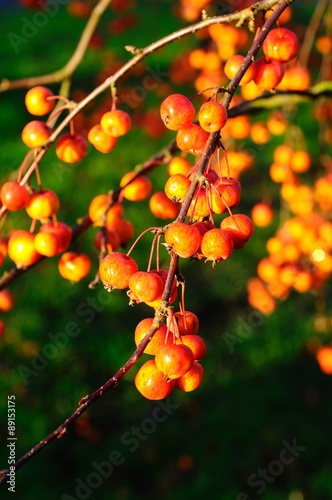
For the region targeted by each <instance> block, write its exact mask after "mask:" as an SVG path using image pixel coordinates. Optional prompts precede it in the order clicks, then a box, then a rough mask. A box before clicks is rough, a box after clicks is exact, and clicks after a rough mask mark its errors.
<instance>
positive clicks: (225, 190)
mask: <svg viewBox="0 0 332 500" xmlns="http://www.w3.org/2000/svg"><path fill="white" fill-rule="evenodd" d="M214 187H215V188H216V189H217V192H216V191H215V189H211V205H212V210H213V212H214V213H216V214H222V213H223V212H226V211H227V210H228V209H227V207H229V208H235V207H237V206H238V204H239V203H240V200H241V184H240V182H239V181H238V180H237V179H234V178H233V177H223V178H222V179H218V180H217V181H216V182H215V183H214Z"/></svg>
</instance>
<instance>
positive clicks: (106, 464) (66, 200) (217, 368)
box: [0, 0, 332, 500]
mask: <svg viewBox="0 0 332 500" xmlns="http://www.w3.org/2000/svg"><path fill="white" fill-rule="evenodd" d="M63 3H64V2H63ZM175 3H176V2H166V1H165V2H158V1H153V0H150V1H149V0H140V1H138V2H136V6H135V7H134V9H133V10H132V11H130V14H131V15H132V16H133V19H134V21H133V22H132V26H131V27H130V28H129V29H128V30H127V31H124V32H120V33H117V34H116V35H114V34H112V33H110V29H109V23H111V22H113V21H114V20H115V19H117V18H118V17H120V18H121V16H123V17H124V16H125V14H123V13H121V12H120V13H119V12H117V13H116V12H114V11H112V10H111V9H110V10H109V11H108V12H107V15H106V16H105V18H104V19H103V20H102V22H101V24H100V26H99V27H98V30H97V31H98V34H99V35H101V36H102V37H103V39H104V42H103V46H102V47H101V48H96V47H95V48H91V49H90V50H89V51H88V53H87V55H86V57H85V59H84V61H83V62H82V64H81V65H80V67H79V69H78V70H77V72H76V73H75V75H74V78H73V82H72V89H73V90H77V89H80V90H82V91H84V92H89V91H91V90H92V88H93V87H94V86H95V85H96V83H97V82H98V81H101V80H99V79H100V78H101V76H100V73H101V72H103V74H105V71H106V72H107V68H108V67H109V68H111V67H113V66H112V65H114V64H116V62H118V61H127V60H128V58H129V57H130V56H129V54H128V53H127V52H126V51H125V50H124V48H123V47H124V46H125V45H126V44H132V45H135V46H138V47H142V46H144V45H146V44H148V43H150V42H151V41H153V40H157V39H158V38H160V37H161V36H163V35H166V34H167V33H170V32H172V31H174V30H175V29H177V28H179V27H180V26H182V25H184V23H183V21H181V20H180V19H179V18H176V17H174V16H173V7H174V4H175ZM295 3H296V2H295ZM303 4H304V5H302V6H301V8H300V7H299V9H298V11H297V6H295V9H294V11H295V18H294V19H295V21H296V19H297V18H296V16H298V21H301V22H302V23H305V22H307V20H308V19H309V18H308V15H309V14H310V12H311V11H312V5H311V4H312V2H307V3H305V2H304V3H303ZM1 10H2V15H1V16H0V33H1V44H0V55H1V61H2V68H1V78H9V79H17V78H23V77H26V76H30V75H38V74H43V73H48V72H52V71H54V70H56V69H58V68H60V67H62V66H63V65H64V64H65V62H66V61H67V60H68V58H69V55H70V54H71V53H72V51H73V48H74V47H75V45H76V43H77V40H78V38H79V35H80V33H81V31H82V29H83V27H84V23H85V20H84V19H81V18H77V17H72V16H69V15H68V12H67V9H66V7H64V6H61V7H60V9H59V12H58V13H57V15H56V16H54V18H49V20H48V22H47V24H46V25H45V27H41V28H40V29H38V32H37V33H36V34H35V35H34V36H33V37H31V39H29V40H28V41H27V43H22V44H20V45H19V49H18V51H17V53H15V51H14V50H13V47H12V46H11V43H10V39H9V38H8V33H10V32H12V33H16V34H20V33H21V30H22V27H23V24H24V23H25V22H26V21H25V19H28V20H30V21H31V20H33V16H34V15H35V11H33V10H29V9H21V8H20V6H19V4H18V3H17V2H7V3H6V2H2V3H1ZM197 45H198V41H197V39H194V38H192V37H188V38H186V39H185V40H183V41H180V42H176V43H175V44H174V45H172V46H170V47H168V48H166V49H163V50H162V51H160V52H158V53H156V54H154V55H152V56H151V57H149V58H148V59H147V61H146V63H145V64H146V68H147V69H148V70H149V71H151V70H153V71H155V72H160V71H161V72H162V74H163V76H162V77H161V78H160V86H158V87H157V88H156V89H154V90H153V91H146V89H144V86H143V85H142V79H143V78H144V75H145V73H144V72H143V71H136V72H135V71H133V73H132V74H131V75H130V76H129V77H128V78H127V79H126V80H125V81H124V82H123V86H124V87H125V88H127V89H133V88H134V89H136V91H135V92H136V94H135V95H134V98H133V99H134V101H133V103H134V104H133V105H132V106H131V109H130V112H131V113H132V114H133V116H136V117H137V116H139V115H140V113H142V112H143V111H144V109H153V108H155V109H158V104H159V103H160V101H161V99H162V97H161V96H162V95H163V92H165V87H166V88H167V86H168V84H169V81H168V77H167V75H168V73H169V71H170V69H169V68H170V65H171V63H172V61H173V59H174V57H175V56H176V55H177V54H178V53H179V51H181V50H187V49H189V48H190V47H194V46H197ZM105 66H106V67H105ZM106 74H107V73H106ZM158 74H160V73H158ZM165 75H166V76H165ZM158 83H159V80H158ZM120 86H121V85H120ZM142 88H143V90H142ZM52 89H54V90H55V91H56V90H58V86H57V85H53V86H52ZM137 89H138V90H137ZM129 91H130V90H129ZM177 91H186V92H188V95H192V94H193V93H194V89H193V87H190V85H189V84H188V85H187V86H186V87H182V86H181V85H179V86H178V87H177ZM25 92H26V90H25V89H24V90H17V91H12V92H7V93H3V94H0V129H1V132H2V133H1V148H0V172H1V178H2V179H6V178H7V176H8V174H9V173H10V172H12V171H14V170H15V169H17V168H18V167H19V165H20V162H21V161H22V159H23V157H24V155H25V154H26V152H27V148H26V147H25V146H24V145H23V143H22V142H21V138H20V134H21V130H22V128H23V126H24V125H25V123H26V122H27V121H28V120H30V119H31V118H30V117H29V115H28V113H27V112H26V111H25V108H24V95H25ZM139 92H141V94H139ZM137 95H142V96H143V97H144V99H142V100H141V101H139V100H138V101H137V100H135V99H136V97H135V96H137ZM104 99H105V100H104V101H103V105H105V106H107V104H108V105H110V104H111V100H110V96H104ZM129 101H130V100H129ZM130 102H131V101H130ZM129 108H130V106H129ZM93 111H94V109H93V106H92V107H91V108H90V109H89V112H90V113H93ZM311 113H312V110H311V107H310V106H309V105H308V104H303V105H301V107H300V108H299V110H298V112H297V114H296V115H295V116H294V120H295V121H296V122H297V123H298V124H299V125H301V126H302V127H303V128H304V131H305V135H306V137H314V136H315V135H317V125H316V123H315V121H314V119H310V120H308V119H307V118H308V116H311ZM257 119H259V120H264V119H265V117H264V115H260V116H259V117H257ZM136 123H137V126H136V127H134V129H133V130H132V131H131V133H129V134H128V135H127V136H126V137H125V138H121V139H120V140H119V142H118V145H117V147H116V149H115V150H114V151H113V152H112V153H110V154H109V155H107V156H103V155H102V154H100V153H98V152H96V151H94V150H92V148H91V149H90V151H89V155H88V156H87V158H86V159H85V160H84V161H82V162H81V163H80V164H78V165H77V166H75V167H68V166H65V165H63V164H61V162H60V161H59V160H58V159H57V158H56V156H55V154H54V152H53V151H50V152H49V154H47V156H46V157H45V160H44V161H43V162H42V165H41V167H40V171H41V176H42V180H43V185H44V186H45V187H49V188H51V189H54V190H55V191H56V192H57V193H58V195H59V197H60V199H61V202H62V204H61V208H60V211H59V219H60V220H64V221H66V222H68V223H70V224H74V223H75V221H76V220H77V219H78V218H79V217H80V216H83V215H84V214H86V213H87V208H88V206H89V203H90V201H91V199H92V198H93V196H95V195H97V194H99V193H104V192H107V191H108V190H109V189H112V188H115V187H117V185H118V182H119V179H120V177H121V176H122V175H123V174H124V173H125V172H127V171H129V170H132V169H133V168H134V167H135V166H136V165H138V164H139V163H141V162H143V161H144V160H145V159H147V158H148V157H150V156H151V155H153V154H154V153H155V152H156V151H158V150H159V149H160V148H161V147H163V145H164V144H166V143H167V142H168V141H169V140H171V139H172V138H173V137H174V134H173V133H171V132H167V133H164V134H162V135H159V136H157V137H151V136H148V135H147V134H146V132H145V130H144V127H142V126H141V124H140V123H138V122H136ZM282 141H283V138H282V137H281V138H279V139H273V140H271V142H270V143H269V144H268V145H266V146H263V147H262V146H260V147H257V146H255V144H254V143H252V142H251V141H250V140H249V139H247V140H246V141H243V143H242V144H241V146H242V147H243V148H245V149H249V150H250V151H251V152H252V153H253V154H254V155H255V168H254V169H253V170H251V171H249V172H247V173H245V174H244V175H243V178H242V179H241V180H242V186H243V188H242V189H243V197H242V201H241V211H243V212H244V213H249V211H250V209H251V207H252V206H253V204H254V203H255V202H256V201H259V200H260V199H261V198H262V197H263V196H264V194H266V193H268V194H270V195H271V196H273V197H274V201H273V204H274V207H275V208H276V210H278V208H279V201H278V194H277V190H276V187H275V185H273V183H272V182H271V181H270V179H269V176H268V167H269V165H270V163H271V161H272V152H273V149H274V147H275V146H276V145H277V144H279V143H281V142H282ZM308 148H309V151H310V152H311V153H312V154H313V155H316V154H317V144H316V143H315V142H314V141H313V143H312V144H311V143H310V144H308ZM151 178H152V179H153V181H154V190H159V189H162V187H163V184H164V182H165V180H166V178H167V166H166V165H164V166H162V167H161V168H160V169H158V171H156V172H153V173H152V175H151ZM125 217H126V218H129V219H130V220H132V221H133V222H134V224H135V232H136V235H138V234H139V233H140V232H141V231H142V230H143V229H145V228H146V227H147V226H148V225H154V224H156V223H160V222H157V221H156V220H155V219H154V218H153V216H152V215H151V214H150V212H149V210H148V205H147V203H146V202H139V203H137V204H130V203H127V202H125ZM277 226H278V218H277V219H276V220H275V222H274V224H273V226H272V227H269V228H266V229H256V232H255V234H254V236H253V238H252V239H251V241H250V242H249V243H248V245H247V246H246V247H245V248H244V249H243V250H241V251H240V252H235V253H234V254H233V255H232V257H231V258H230V259H229V260H228V261H225V262H223V263H221V264H219V265H218V266H217V267H216V269H212V267H211V266H210V265H209V264H204V263H203V262H194V261H193V262H183V263H182V264H181V270H182V272H183V274H184V276H185V278H186V308H187V309H189V310H192V311H194V312H195V313H196V314H197V315H198V317H199V319H200V325H201V326H200V334H201V335H202V337H203V338H204V339H205V341H206V344H207V347H208V354H207V356H206V358H205V359H204V361H203V363H202V364H203V366H204V370H205V377H204V381H203V383H202V385H201V387H200V388H199V389H197V390H196V391H195V392H193V393H188V394H184V393H181V392H180V391H174V392H173V393H172V394H171V396H170V399H169V401H167V403H166V406H165V403H164V404H163V403H158V402H151V401H147V400H144V399H143V398H142V397H141V396H140V394H139V393H138V392H137V391H136V389H135V387H134V384H133V378H134V375H135V373H136V371H137V367H134V368H133V369H132V370H131V371H130V372H129V373H128V374H127V376H126V377H125V379H123V380H122V381H121V383H120V384H119V385H118V386H117V387H116V388H115V389H112V390H110V391H109V392H107V393H106V394H105V395H104V396H103V397H102V398H101V399H99V400H98V401H97V402H96V403H95V404H94V405H93V406H92V407H91V408H90V409H89V410H88V412H87V413H86V414H84V416H83V417H81V418H80V420H79V421H78V422H77V424H75V425H74V426H72V427H71V428H70V429H69V432H68V435H67V436H66V437H65V438H63V439H61V440H56V442H52V443H51V444H50V445H49V446H47V447H46V448H45V449H44V450H43V451H42V452H41V453H40V454H38V455H37V456H36V457H35V458H33V459H32V460H30V461H29V462H28V463H26V465H24V466H23V467H22V468H21V469H19V470H18V471H17V473H16V495H17V497H18V498H22V499H23V498H24V499H26V500H35V499H36V498H47V499H48V500H53V499H54V500H55V499H59V498H64V499H65V498H67V499H68V498H82V499H83V498H93V499H98V500H104V499H112V500H127V499H130V500H131V499H133V500H136V499H137V500H139V499H145V500H148V499H154V498H159V499H172V500H178V499H183V498H194V499H199V498H202V497H203V496H204V495H206V496H209V498H211V499H223V500H241V499H243V500H244V499H249V498H250V499H257V498H264V499H266V500H279V499H280V500H285V499H287V500H308V499H309V500H326V499H329V498H332V459H331V444H332V437H331V419H332V404H331V389H332V378H331V377H328V376H326V375H324V374H322V373H321V371H320V369H319V367H318V365H317V362H316V361H315V358H314V356H313V355H312V354H311V353H310V348H309V347H308V346H310V342H314V341H315V338H316V337H317V336H318V334H317V333H316V332H315V330H314V318H315V314H316V306H317V302H318V301H319V300H320V298H319V297H316V296H314V295H313V294H304V295H301V296H300V295H298V294H295V293H294V294H292V295H291V297H290V298H289V299H288V300H287V301H285V302H283V303H280V305H279V306H278V308H277V310H276V312H275V313H274V314H272V315H271V316H269V317H263V316H262V315H261V314H259V313H255V312H254V311H253V310H252V309H251V308H250V307H249V306H248V304H247V301H246V290H245V286H246V281H247V280H248V278H250V277H251V276H254V275H255V269H256V265H257V263H258V261H259V259H260V258H262V257H263V256H265V255H266V250H265V241H266V239H267V238H268V237H269V236H271V235H272V234H273V233H274V231H275V229H276V227H277ZM15 227H24V228H25V229H28V228H29V222H28V220H27V217H26V216H25V214H23V215H22V214H16V213H15V214H14V215H13V217H12V218H11V219H10V220H8V221H7V222H6V226H5V228H2V230H3V231H5V230H6V231H7V230H8V229H11V228H15ZM95 231H96V230H95V229H92V230H91V231H89V232H88V233H87V234H86V235H85V236H84V237H83V238H81V239H80V241H79V243H78V245H80V247H81V248H82V250H83V251H85V252H86V253H88V254H89V255H90V256H91V258H92V260H93V266H92V270H91V273H90V275H89V278H87V279H86V280H83V282H81V283H79V284H76V285H72V284H71V283H69V282H67V281H65V280H63V279H62V278H61V277H60V275H59V274H58V270H57V260H58V258H54V259H49V260H48V261H43V262H42V263H40V264H39V265H38V266H37V267H36V268H35V269H34V270H33V271H30V272H28V273H26V275H24V276H22V277H21V278H20V279H18V280H17V281H16V282H14V283H13V284H12V285H11V286H10V290H11V291H12V293H13V294H14V296H15V299H16V305H15V307H14V309H13V310H12V311H11V312H10V313H8V314H6V315H4V314H3V315H2V316H1V318H2V319H3V320H4V321H5V323H6V332H5V334H4V336H3V337H2V338H1V339H0V349H1V361H0V363H1V365H0V388H1V401H0V415H1V422H0V423H1V432H0V436H1V463H0V469H3V468H6V465H7V455H8V454H7V449H6V437H7V396H8V395H11V394H14V395H15V396H16V432H17V446H16V456H17V458H19V457H20V456H22V455H23V454H24V453H25V452H27V451H28V450H29V449H30V448H31V447H32V446H33V445H35V444H36V443H38V442H39V441H40V440H41V439H43V438H44V437H45V436H46V435H48V434H49V433H50V432H51V431H52V430H54V429H55V428H56V427H57V426H58V425H59V424H60V423H61V422H63V421H64V420H65V419H66V418H67V416H68V415H70V414H71V413H72V412H73V411H74V410H75V408H76V407H77V404H78V401H79V400H80V398H81V397H82V396H84V395H86V394H89V393H91V392H92V391H94V390H95V389H96V388H98V387H99V386H100V385H102V384H103V383H104V382H105V381H106V380H107V379H108V378H110V377H111V376H112V375H113V373H114V372H116V371H117V370H118V368H119V367H120V366H122V364H123V363H124V362H125V361H126V360H127V359H128V357H129V356H130V354H131V353H132V351H133V349H134V341H133V332H134V329H135V326H136V324H137V323H138V322H139V321H140V320H141V319H142V318H144V317H147V316H150V315H151V310H150V309H149V308H148V307H147V306H144V305H137V306H135V307H134V308H129V307H128V301H127V298H126V295H125V293H115V292H113V293H112V294H111V295H109V294H107V292H106V291H104V290H103V289H102V288H101V287H99V288H97V289H96V290H90V289H88V283H89V282H90V281H91V280H92V279H93V276H94V274H95V272H96V270H97V266H98V255H97V251H96V250H95V249H94V247H93V243H92V242H93V237H94V234H95ZM150 245H151V236H150V235H149V234H148V235H146V236H145V237H144V238H143V239H142V240H141V242H140V243H139V245H138V246H137V248H136V249H135V251H134V254H133V256H134V257H135V258H136V259H137V260H138V261H139V263H140V265H141V267H142V268H143V267H144V266H146V264H147V259H148V254H149V247H150ZM74 248H75V246H74ZM161 255H162V261H163V265H164V266H167V257H168V255H167V253H166V251H163V250H162V254H161ZM9 268H10V263H9V262H7V263H6V265H5V266H4V269H9ZM330 291H331V289H330V286H329V289H328V290H326V296H327V297H329V292H330ZM91 301H93V302H91ZM330 306H331V303H330V299H328V300H327V303H326V310H327V312H328V311H330V313H331V307H330ZM69 324H71V325H72V326H73V325H74V328H76V329H77V331H78V332H79V333H78V335H77V336H75V337H72V338H69V339H68V336H67V341H68V342H67V345H65V346H64V347H59V348H58V349H55V350H54V343H53V342H52V341H51V338H50V336H49V335H50V334H53V335H54V334H58V333H59V332H65V331H66V328H67V329H68V328H70V326H68V325H69ZM326 335H328V334H326ZM327 338H328V337H326V339H327ZM229 339H232V340H233V341H236V342H235V343H234V345H230V343H229ZM324 341H325V338H324ZM50 346H51V347H50ZM52 346H53V351H52ZM43 349H44V351H43ZM43 353H44V354H43ZM45 353H49V354H47V355H45ZM54 353H55V354H54ZM53 354H54V355H53ZM38 355H39V357H38ZM37 359H38V360H41V361H39V362H40V363H42V362H43V363H44V365H45V366H42V365H41V364H40V365H38V366H37V365H36V363H37ZM146 359H147V358H145V357H144V358H142V360H140V362H139V364H141V363H142V362H143V361H144V360H146ZM30 369H33V370H34V371H33V372H32V371H31V372H27V370H30ZM22 373H26V378H25V380H24V376H23V377H22ZM296 445H297V446H298V447H299V448H298V450H297V451H296V449H295V451H294V453H293V457H292V454H291V452H290V451H289V452H288V454H287V459H288V461H287V463H283V462H282V461H281V462H280V460H282V457H285V455H284V454H283V452H284V450H285V448H286V449H287V447H288V448H289V447H290V446H293V447H294V446H296ZM292 458H293V459H292ZM111 461H113V463H115V465H114V467H112V466H111V465H110V464H111ZM96 470H99V472H97V473H96ZM264 470H265V472H264ZM100 471H102V472H100ZM103 474H104V476H105V477H103ZM264 474H267V476H264ZM66 495H68V496H66ZM0 496H1V498H7V497H8V498H11V497H10V492H8V491H7V484H5V485H3V486H2V488H1V493H0Z"/></svg>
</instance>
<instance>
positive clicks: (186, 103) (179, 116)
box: [160, 94, 195, 130]
mask: <svg viewBox="0 0 332 500" xmlns="http://www.w3.org/2000/svg"><path fill="white" fill-rule="evenodd" d="M160 117H161V119H162V121H163V122H164V124H165V127H167V128H168V129H170V130H180V129H182V128H185V127H187V126H189V125H190V124H191V123H192V122H193V120H194V118H195V108H194V105H193V104H192V102H191V101H190V100H189V99H188V98H187V97H186V96H184V95H182V94H171V95H169V96H168V97H166V99H164V100H163V102H162V103H161V105H160Z"/></svg>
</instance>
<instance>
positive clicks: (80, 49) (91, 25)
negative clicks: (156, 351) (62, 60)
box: [0, 0, 112, 93]
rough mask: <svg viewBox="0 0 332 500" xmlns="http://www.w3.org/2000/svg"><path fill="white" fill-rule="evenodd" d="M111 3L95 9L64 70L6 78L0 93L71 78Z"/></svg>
mask: <svg viewBox="0 0 332 500" xmlns="http://www.w3.org/2000/svg"><path fill="white" fill-rule="evenodd" d="M111 2H112V0H100V1H99V3H98V4H97V5H96V6H95V7H94V9H93V10H92V12H91V15H90V18H89V20H88V22H87V24H86V26H85V28H84V30H83V33H82V35H81V38H80V40H79V42H78V44H77V47H76V49H75V51H74V53H73V55H72V56H71V58H70V59H69V61H68V62H67V64H66V65H65V66H64V67H63V68H61V69H59V70H57V71H55V72H54V73H48V74H46V75H39V76H31V77H29V78H22V79H19V80H13V81H10V80H7V79H6V78H4V79H3V80H2V81H1V82H0V93H1V92H6V91H7V90H14V89H21V88H30V87H34V86H35V85H47V84H50V83H57V82H62V81H63V80H66V79H68V78H69V77H71V76H72V75H73V73H74V72H75V71H76V69H77V67H78V66H79V64H80V63H81V61H82V59H83V57H84V55H85V53H86V51H87V49H88V46H89V42H90V40H91V37H92V35H93V33H94V31H95V29H96V27H97V24H98V22H99V20H100V18H101V16H102V14H103V13H104V11H105V10H106V8H107V7H108V6H109V4H110V3H111Z"/></svg>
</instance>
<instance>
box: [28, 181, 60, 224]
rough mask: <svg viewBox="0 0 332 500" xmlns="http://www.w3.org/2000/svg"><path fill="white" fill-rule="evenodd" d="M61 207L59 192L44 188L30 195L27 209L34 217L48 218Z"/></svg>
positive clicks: (30, 215)
mask: <svg viewBox="0 0 332 500" xmlns="http://www.w3.org/2000/svg"><path fill="white" fill-rule="evenodd" d="M59 207H60V201H59V198H58V196H57V194H56V193H55V192H54V191H51V190H50V189H42V190H40V191H37V192H36V193H33V194H32V195H31V196H30V199H29V201H28V204H27V206H26V211H27V214H28V215H29V217H31V218H32V219H39V220H43V219H48V218H49V217H51V216H52V215H53V214H55V213H56V212H57V211H58V210H59Z"/></svg>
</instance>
